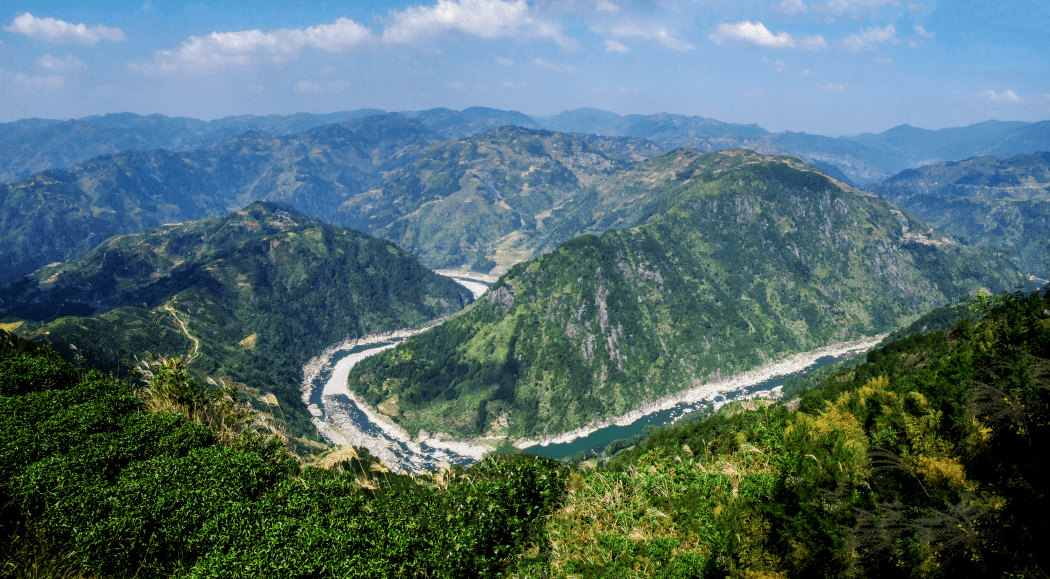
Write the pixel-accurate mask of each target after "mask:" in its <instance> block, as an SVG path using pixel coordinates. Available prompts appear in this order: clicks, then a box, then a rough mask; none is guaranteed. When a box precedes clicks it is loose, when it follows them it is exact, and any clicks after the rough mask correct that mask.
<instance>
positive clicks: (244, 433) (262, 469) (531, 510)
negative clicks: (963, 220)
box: [0, 293, 1050, 578]
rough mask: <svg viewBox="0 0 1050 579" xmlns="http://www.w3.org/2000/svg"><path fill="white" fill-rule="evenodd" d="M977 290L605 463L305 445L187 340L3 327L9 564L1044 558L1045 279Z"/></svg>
mask: <svg viewBox="0 0 1050 579" xmlns="http://www.w3.org/2000/svg"><path fill="white" fill-rule="evenodd" d="M974 307H978V308H981V310H982V311H981V312H979V313H980V314H981V316H980V319H978V320H977V321H973V320H972V319H970V318H968V317H966V318H965V319H963V320H962V321H960V322H958V323H956V324H955V325H954V326H952V327H950V328H949V329H947V330H946V331H945V330H936V331H930V332H926V333H922V332H920V333H917V334H913V335H911V336H908V337H905V338H903V339H900V340H897V341H894V342H891V343H888V344H886V345H884V346H882V347H880V348H878V349H875V350H873V351H871V352H870V353H868V355H867V357H866V359H865V360H864V361H863V362H862V363H859V364H856V365H853V366H851V367H842V368H840V369H839V370H838V371H836V372H835V373H833V374H832V375H830V376H828V377H827V378H825V379H824V380H823V381H822V382H821V383H820V384H819V385H817V386H816V387H814V388H811V389H807V390H805V391H803V393H802V395H801V398H800V400H798V402H797V408H798V409H797V410H796V411H791V410H789V408H792V407H794V406H795V405H794V404H792V405H774V406H769V407H765V408H760V409H758V410H753V411H744V410H741V409H739V408H737V409H732V407H727V408H729V410H728V411H727V410H723V411H722V412H719V413H717V414H715V415H714V416H711V417H708V418H705V419H702V420H697V421H694V422H691V423H689V424H686V425H684V426H678V427H672V428H666V429H661V430H658V431H656V432H653V433H651V435H650V436H649V437H648V439H646V440H645V441H644V442H639V443H638V444H635V445H634V446H633V447H630V448H627V449H623V450H621V452H619V453H618V454H617V455H616V456H615V457H614V458H613V459H612V460H611V461H609V462H608V463H606V464H604V465H602V466H601V467H600V468H598V469H597V470H595V469H594V468H593V467H588V466H586V463H585V465H584V466H583V467H582V468H573V467H569V466H565V465H562V464H559V463H557V462H556V461H551V460H548V459H540V458H536V457H532V456H529V455H516V456H494V457H490V458H487V459H486V460H484V461H483V462H482V463H480V464H478V465H475V466H473V467H470V468H467V469H461V468H456V469H452V470H446V471H442V472H440V473H435V474H432V475H428V476H422V477H410V476H403V475H394V474H391V473H389V472H386V469H385V468H383V466H382V465H381V464H378V463H376V462H375V461H374V459H371V458H370V457H369V456H368V455H367V453H364V452H360V453H359V452H354V451H348V450H347V449H343V450H342V451H340V452H341V453H342V454H338V453H333V454H331V455H330V456H329V457H328V458H329V459H330V460H328V461H327V462H326V461H325V460H324V457H322V458H321V459H320V460H316V461H313V462H311V463H310V464H301V463H299V462H297V460H296V459H295V458H294V457H293V455H291V454H289V453H288V452H287V451H286V450H285V445H284V444H283V439H282V437H281V435H280V432H275V431H274V430H273V424H272V423H270V422H269V421H268V420H267V419H266V418H264V417H261V416H259V415H258V414H254V413H253V412H252V411H251V410H250V409H248V408H247V407H245V406H244V405H243V400H242V398H241V397H242V396H243V393H242V392H240V391H239V390H238V388H237V387H235V386H233V385H231V384H229V383H226V382H223V381H211V382H198V381H196V380H195V379H193V378H192V377H191V376H189V375H188V374H187V373H186V370H185V366H184V365H183V364H182V363H181V362H179V361H178V360H170V359H154V360H153V361H151V362H150V363H148V364H144V365H142V366H140V368H139V373H138V376H137V378H135V379H116V378H113V377H109V376H106V375H104V374H102V373H100V372H98V371H97V370H89V369H86V368H83V367H78V366H76V365H74V364H71V363H69V362H67V361H65V360H64V359H62V358H61V357H59V356H57V355H56V354H55V353H54V352H52V351H50V349H49V348H47V347H46V346H40V345H37V344H33V343H30V342H27V341H25V340H22V339H19V338H17V337H15V336H13V335H11V334H9V333H6V332H5V333H4V334H3V342H2V344H0V352H2V353H0V436H2V440H3V441H4V442H3V445H2V446H0V468H2V469H3V472H5V473H7V476H6V477H4V479H3V480H2V481H0V503H2V505H3V510H4V513H3V517H2V521H3V523H2V524H3V528H2V532H3V533H4V535H5V537H6V538H7V539H8V540H7V541H5V542H4V547H3V552H2V554H0V558H2V559H0V562H2V565H3V566H2V569H3V574H4V575H6V576H12V577H14V576H25V575H27V574H29V573H30V572H36V573H38V574H43V575H50V576H69V577H127V576H138V577H175V576H187V577H212V576H226V577H229V576H244V577H351V576H362V577H424V576H508V577H510V576H514V577H547V576H566V577H665V578H672V577H674V578H678V577H681V578H685V577H724V576H733V577H759V576H763V577H796V576H797V577H813V576H829V577H830V576H840V575H849V576H855V577H868V576H870V577H876V576H899V575H900V574H901V573H902V572H907V573H910V574H912V575H916V576H922V577H945V576H953V575H955V576H958V575H960V574H961V575H965V576H974V575H977V574H981V575H990V576H1033V577H1036V576H1044V575H1045V574H1046V570H1047V569H1050V561H1047V560H1046V553H1045V550H1044V549H1043V544H1042V539H1040V537H1045V536H1046V533H1047V529H1046V528H1045V527H1046V525H1047V522H1046V521H1047V515H1048V509H1047V506H1048V503H1047V497H1046V490H1047V488H1050V486H1048V483H1050V481H1048V480H1047V477H1048V474H1050V471H1048V467H1047V464H1046V461H1044V460H1042V458H1041V453H1040V452H1039V449H1040V448H1041V447H1042V444H1043V443H1044V442H1046V437H1047V435H1048V434H1050V430H1048V429H1050V299H1048V298H1046V297H1043V296H1042V295H1041V294H1039V293H1035V294H1031V295H1023V294H1020V293H1018V294H1016V295H1012V296H1011V295H1009V294H1003V295H1001V296H998V297H995V298H984V299H981V300H978V303H977V304H976V305H975V306H974ZM340 459H342V460H340ZM320 466H327V467H328V468H327V469H324V468H319V467H320ZM1040 529H1043V530H1042V531H1040Z"/></svg>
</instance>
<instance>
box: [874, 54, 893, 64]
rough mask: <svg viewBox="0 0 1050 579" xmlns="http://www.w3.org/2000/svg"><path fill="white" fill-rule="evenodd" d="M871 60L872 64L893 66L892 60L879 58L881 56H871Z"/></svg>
mask: <svg viewBox="0 0 1050 579" xmlns="http://www.w3.org/2000/svg"><path fill="white" fill-rule="evenodd" d="M871 60H872V62H874V63H876V64H893V59H892V58H884V57H881V56H873V57H871Z"/></svg>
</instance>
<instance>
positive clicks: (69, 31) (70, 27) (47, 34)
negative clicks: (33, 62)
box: [4, 12, 127, 46]
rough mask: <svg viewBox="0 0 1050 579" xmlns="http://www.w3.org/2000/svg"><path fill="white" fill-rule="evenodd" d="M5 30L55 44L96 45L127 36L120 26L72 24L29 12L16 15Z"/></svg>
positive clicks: (120, 39)
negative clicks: (40, 16)
mask: <svg viewBox="0 0 1050 579" xmlns="http://www.w3.org/2000/svg"><path fill="white" fill-rule="evenodd" d="M4 30H6V31H8V32H14V33H15V34H21V35H23V36H28V37H29V38H33V39H35V40H43V41H45V42H50V43H53V44H83V45H86V46H94V45H95V44H98V42H99V41H100V40H108V41H110V42H122V41H124V40H126V38H127V37H126V36H124V33H123V32H122V31H121V30H120V29H119V28H109V27H108V26H103V25H101V24H98V25H96V26H92V27H88V26H86V25H85V24H83V23H80V24H70V23H69V22H66V21H64V20H55V19H54V18H50V17H48V18H37V17H36V16H33V15H32V14H30V13H28V12H25V13H23V14H22V15H21V16H16V17H15V19H14V20H12V21H11V24H10V25H8V26H5V27H4Z"/></svg>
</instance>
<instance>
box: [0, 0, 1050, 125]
mask: <svg viewBox="0 0 1050 579" xmlns="http://www.w3.org/2000/svg"><path fill="white" fill-rule="evenodd" d="M86 4H88V3H85V2H75V3H73V2H6V1H0V122H9V121H14V120H18V119H22V118H29V117H40V118H51V119H69V118H80V117H84V116H88V115H97V114H105V113H113V112H127V111H130V112H134V113H138V114H153V113H160V114H163V115H168V116H186V117H193V118H198V119H203V120H211V119H215V118H221V117H225V116H229V115H242V114H254V115H265V114H290V113H296V112H311V113H327V112H335V111H347V110H357V109H363V108H378V109H383V110H387V111H407V110H422V109H430V108H435V107H448V108H452V109H456V110H461V109H464V108H466V107H470V106H486V107H493V108H498V109H504V110H516V111H521V112H523V113H525V114H528V115H532V116H538V117H542V116H547V115H553V114H556V113H559V112H561V111H564V110H571V109H576V108H580V107H594V108H599V109H605V110H610V111H614V112H617V113H620V114H631V113H637V114H651V113H658V112H667V113H675V114H683V115H690V116H692V115H699V116H702V117H708V118H713V119H718V120H720V121H727V122H735V123H746V124H750V123H757V124H758V125H760V126H762V127H763V128H765V129H768V130H770V131H775V132H779V131H785V130H791V131H802V132H807V133H814V134H823V135H829V136H839V135H854V134H858V133H862V132H881V131H884V130H886V129H889V128H891V127H894V126H897V125H901V124H910V125H912V126H917V127H922V128H927V129H939V128H944V127H952V126H965V125H969V124H973V123H977V122H982V121H987V120H991V119H996V120H1020V121H1041V120H1047V119H1050V2H1048V1H1047V0H999V1H994V2H993V1H983V0H982V1H976V0H950V1H948V0H936V1H916V2H912V1H909V0H436V1H433V0H413V1H402V0H390V1H380V0H362V1H353V2H347V1H343V2H330V1H327V0H317V1H313V2H309V3H296V4H294V5H293V4H291V3H275V2H267V1H266V0H252V1H242V0H223V1H222V2H187V1H177V0H171V1H169V0H146V1H145V2H142V1H141V0H140V1H137V2H123V1H108V2H107V1H94V2H91V3H90V5H86Z"/></svg>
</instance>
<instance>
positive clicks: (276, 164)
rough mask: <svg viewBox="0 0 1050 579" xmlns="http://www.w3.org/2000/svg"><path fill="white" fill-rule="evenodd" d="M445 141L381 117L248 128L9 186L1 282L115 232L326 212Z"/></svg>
mask: <svg viewBox="0 0 1050 579" xmlns="http://www.w3.org/2000/svg"><path fill="white" fill-rule="evenodd" d="M438 141H440V137H439V136H437V135H435V134H434V133H431V132H429V131H427V130H426V129H425V128H424V127H423V126H422V125H421V124H420V123H419V121H414V120H410V119H404V118H401V117H396V116H387V117H372V118H368V119H363V120H358V121H353V122H350V123H345V124H339V125H327V126H323V127H319V128H316V129H312V130H310V131H307V132H305V133H301V134H298V135H294V136H291V137H272V136H269V135H265V134H262V133H245V134H242V135H240V136H238V137H236V138H233V139H231V140H229V141H227V142H225V143H223V144H221V145H218V146H215V147H212V148H209V149H201V150H196V151H189V152H183V153H173V152H170V151H164V150H155V151H127V152H124V153H121V154H119V155H112V156H103V157H97V158H95V159H91V160H89V161H87V162H85V163H83V164H81V165H79V166H77V167H74V168H72V169H71V170H69V171H45V172H42V173H38V174H35V175H32V176H30V177H27V178H25V179H21V180H18V181H11V182H7V183H3V184H0V232H2V233H0V261H2V262H3V263H4V264H5V265H4V267H3V270H2V271H0V283H3V282H5V281H9V280H11V279H14V278H16V277H18V276H19V275H23V274H25V273H28V272H31V271H33V270H35V269H37V268H38V267H41V266H43V265H45V264H48V263H52V262H56V261H62V260H66V259H70V258H74V257H79V256H81V255H83V254H84V253H86V252H87V251H88V250H90V249H91V248H92V247H94V246H95V245H96V244H98V243H100V242H101V241H102V240H103V239H106V238H107V237H110V236H113V235H121V234H128V233H134V232H137V231H140V230H142V229H144V228H146V227H155V226H158V225H161V224H163V223H172V222H181V221H189V220H194V219H200V218H203V217H207V216H215V215H222V214H225V213H227V212H228V211H232V210H235V209H238V208H240V207H244V206H245V205H247V204H249V203H251V202H252V201H257V200H272V201H284V202H288V203H291V204H292V205H294V206H296V207H297V208H298V209H299V210H302V211H307V212H309V213H310V214H311V215H314V216H317V217H320V218H325V217H327V216H328V215H329V214H330V213H331V212H332V210H333V209H334V208H335V207H337V206H338V205H339V204H340V203H342V202H343V201H345V200H346V199H348V198H349V197H350V196H352V195H354V194H356V193H360V192H362V191H367V190H368V189H370V188H372V187H374V186H375V184H376V183H377V182H378V178H379V175H380V174H381V173H382V172H384V171H390V170H392V169H393V168H396V167H398V166H400V165H402V164H405V163H408V162H410V161H411V160H412V159H413V158H414V154H415V153H417V152H418V151H419V150H420V149H422V148H424V147H427V146H429V145H431V144H433V143H435V142H438Z"/></svg>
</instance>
